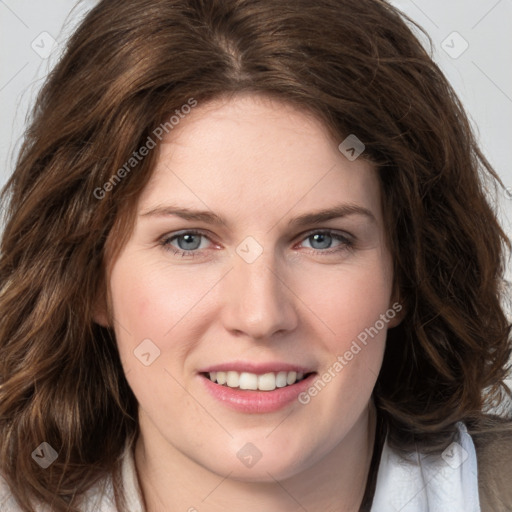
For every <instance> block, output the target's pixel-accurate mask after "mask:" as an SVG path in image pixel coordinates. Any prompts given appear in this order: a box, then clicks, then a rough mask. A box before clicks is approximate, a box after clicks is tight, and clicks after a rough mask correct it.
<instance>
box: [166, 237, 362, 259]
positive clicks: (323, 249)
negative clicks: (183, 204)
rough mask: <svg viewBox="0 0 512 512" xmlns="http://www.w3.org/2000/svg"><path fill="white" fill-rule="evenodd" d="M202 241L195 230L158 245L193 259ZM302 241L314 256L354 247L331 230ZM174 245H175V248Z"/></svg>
mask: <svg viewBox="0 0 512 512" xmlns="http://www.w3.org/2000/svg"><path fill="white" fill-rule="evenodd" d="M202 239H207V240H209V238H208V236H207V235H206V234H205V233H203V232H201V231H197V230H191V231H184V232H182V233H178V234H175V235H172V236H165V237H164V238H163V239H162V240H161V242H160V244H161V245H162V246H163V247H164V249H165V250H167V251H170V252H172V253H173V254H175V255H179V256H181V257H182V258H194V257H195V256H198V255H200V254H201V252H202V251H203V250H204V249H205V248H204V247H202V248H201V241H202ZM302 240H303V241H306V240H309V241H310V242H309V243H310V245H311V249H312V250H313V252H314V253H315V255H316V254H320V255H329V254H333V253H337V252H341V251H346V250H350V249H353V247H354V241H353V240H352V239H351V238H349V237H348V236H343V235H341V234H339V233H337V232H335V231H331V230H322V231H320V230H317V231H313V232H311V233H308V234H306V236H305V237H303V238H302ZM333 241H337V242H338V244H337V245H336V246H335V247H334V248H333V247H332V243H333ZM174 244H177V246H176V245H174ZM313 244H315V245H316V244H318V246H317V247H314V246H313Z"/></svg>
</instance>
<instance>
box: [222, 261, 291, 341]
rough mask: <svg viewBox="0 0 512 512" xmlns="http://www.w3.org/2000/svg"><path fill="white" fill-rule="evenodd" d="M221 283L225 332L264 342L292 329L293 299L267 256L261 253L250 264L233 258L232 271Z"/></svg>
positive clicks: (281, 270) (274, 264) (275, 266)
mask: <svg viewBox="0 0 512 512" xmlns="http://www.w3.org/2000/svg"><path fill="white" fill-rule="evenodd" d="M223 281H224V283H223V286H224V287H225V289H224V290H223V296H224V297H225V298H226V299H225V302H224V304H223V307H222V313H221V315H222V321H223V324H224V327H225V328H226V329H227V330H228V331H230V332H232V333H235V334H236V335H238V336H240V335H241V334H243V335H245V336H246V337H248V338H252V339H255V340H256V339H257V340H267V339H271V338H272V336H273V335H275V334H276V333H281V334H283V333H285V332H289V331H293V330H294V329H295V328H296V326H297V324H298V315H297V309H296V305H297V304H296V300H297V299H296V297H295V295H294V294H293V292H292V290H291V289H290V288H289V284H288V283H287V282H286V278H285V272H283V268H282V266H278V265H276V263H275V261H274V258H273V257H272V255H271V254H267V253H266V252H263V254H261V255H260V256H259V257H258V258H257V259H256V261H253V262H252V263H248V262H246V261H244V259H242V258H240V257H238V256H235V257H234V262H233V269H232V270H231V272H229V274H228V275H227V276H226V278H225V279H224V280H223Z"/></svg>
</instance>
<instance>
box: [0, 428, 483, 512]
mask: <svg viewBox="0 0 512 512" xmlns="http://www.w3.org/2000/svg"><path fill="white" fill-rule="evenodd" d="M122 479H123V485H124V493H125V497H126V503H127V512H144V507H143V502H142V499H141V491H140V487H139V484H138V480H137V473H136V470H135V461H134V457H133V452H132V450H131V449H130V447H128V446H127V447H126V449H125V452H124V454H123V462H122ZM0 510H1V511H2V512H19V510H20V509H19V507H17V505H16V504H15V502H14V500H13V499H12V497H11V496H10V493H9V491H8V488H7V485H6V484H5V482H4V481H3V479H1V478H0ZM82 510H83V512H118V511H117V508H116V507H115V502H114V498H113V489H112V482H111V479H110V478H108V479H104V480H103V481H102V482H100V483H99V484H97V485H95V486H94V487H93V488H91V489H89V491H88V492H87V493H85V495H84V496H83V508H82ZM37 511H38V512H50V509H49V508H48V507H39V508H37ZM371 512H481V510H480V501H479V495H478V472H477V460H476V451H475V447H474V444H473V440H472V439H471V436H470V435H469V434H468V433H467V429H466V426H465V425H464V424H463V423H461V422H459V423H457V438H456V441H455V442H454V443H452V444H451V445H450V446H449V447H448V448H447V449H446V450H445V451H444V452H443V454H442V456H437V457H433V456H426V455H424V454H422V453H417V452H415V453H410V454H409V455H408V456H407V457H406V458H405V459H402V458H401V457H400V456H399V455H398V454H397V453H396V452H395V451H394V450H391V449H390V447H389V445H388V437H387V436H386V439H385V441H384V444H383V447H382V454H381V458H380V464H379V469H378V472H377V482H376V487H375V494H374V498H373V504H372V508H371Z"/></svg>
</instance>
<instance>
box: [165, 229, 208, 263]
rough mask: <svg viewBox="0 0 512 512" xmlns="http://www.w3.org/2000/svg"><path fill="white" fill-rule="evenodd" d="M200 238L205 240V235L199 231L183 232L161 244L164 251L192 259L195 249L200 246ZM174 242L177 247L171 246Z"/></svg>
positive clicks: (195, 252)
mask: <svg viewBox="0 0 512 512" xmlns="http://www.w3.org/2000/svg"><path fill="white" fill-rule="evenodd" d="M201 238H206V235H204V234H203V233H201V232H200V231H185V232H183V233H180V234H178V235H173V236H171V237H167V238H164V239H163V240H162V242H161V243H162V245H163V246H164V248H165V249H166V250H169V251H171V252H172V253H174V254H176V255H180V256H181V257H183V258H187V257H189V258H190V257H192V258H193V257H194V256H196V254H197V249H199V246H200V245H201ZM175 240H176V241H178V247H175V246H174V245H171V243H172V242H174V241H175Z"/></svg>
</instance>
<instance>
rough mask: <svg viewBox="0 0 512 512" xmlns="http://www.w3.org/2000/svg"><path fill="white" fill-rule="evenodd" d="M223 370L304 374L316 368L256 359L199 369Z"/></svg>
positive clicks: (261, 373) (206, 371)
mask: <svg viewBox="0 0 512 512" xmlns="http://www.w3.org/2000/svg"><path fill="white" fill-rule="evenodd" d="M222 371H234V372H239V373H242V372H247V373H255V374H257V375H263V374H264V373H271V372H272V373H278V372H297V373H299V372H302V373H304V374H306V373H311V372H313V371H314V370H312V369H311V368H308V367H306V366H301V365H298V364H290V363H282V362H279V361H275V362H268V363H255V362H254V361H231V362H227V363H220V364H215V365H212V366H208V367H206V368H203V369H201V370H199V373H210V372H222Z"/></svg>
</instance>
